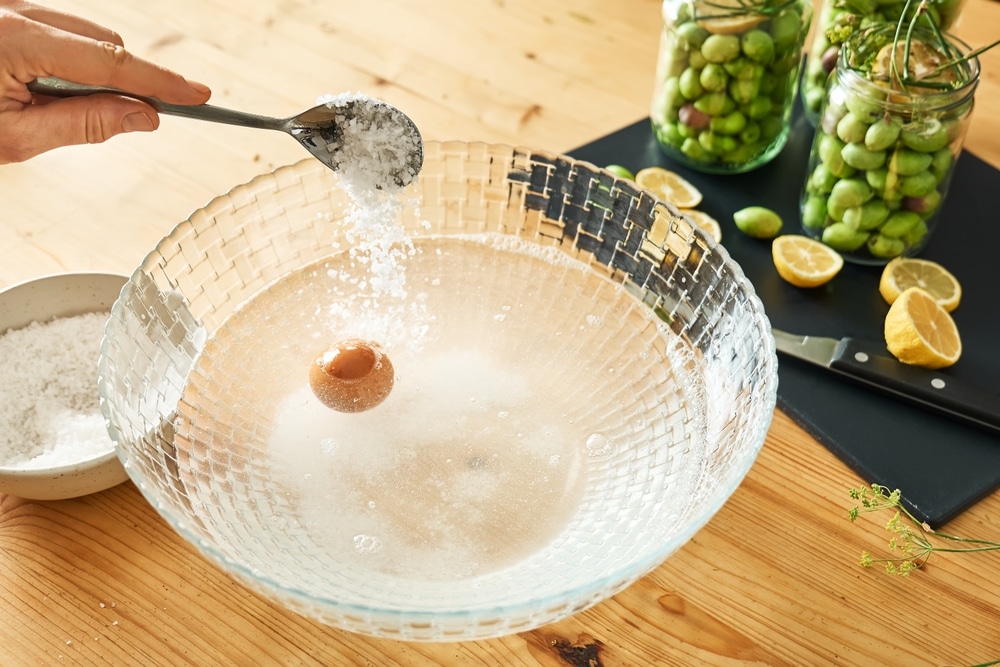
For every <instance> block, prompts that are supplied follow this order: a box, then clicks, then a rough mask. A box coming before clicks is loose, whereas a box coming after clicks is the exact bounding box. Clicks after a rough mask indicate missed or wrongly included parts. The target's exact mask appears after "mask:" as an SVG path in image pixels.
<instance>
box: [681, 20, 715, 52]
mask: <svg viewBox="0 0 1000 667" xmlns="http://www.w3.org/2000/svg"><path fill="white" fill-rule="evenodd" d="M708 34H709V33H708V31H707V30H705V29H704V28H702V27H701V26H700V25H698V24H697V23H696V22H695V21H687V22H685V23H681V24H680V25H678V26H677V41H678V43H679V44H681V45H682V46H683V47H684V48H685V49H687V50H696V49H700V48H701V45H702V44H704V43H705V40H706V39H707V38H708Z"/></svg>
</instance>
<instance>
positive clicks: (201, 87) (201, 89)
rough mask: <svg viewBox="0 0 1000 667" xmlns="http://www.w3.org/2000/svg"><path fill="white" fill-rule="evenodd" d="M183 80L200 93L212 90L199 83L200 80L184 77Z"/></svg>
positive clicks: (204, 93)
mask: <svg viewBox="0 0 1000 667" xmlns="http://www.w3.org/2000/svg"><path fill="white" fill-rule="evenodd" d="M185 80H186V81H187V82H188V85H189V86H191V87H192V88H194V89H195V90H197V91H198V92H199V93H201V94H202V95H209V94H210V93H211V92H212V89H211V88H209V87H208V86H206V85H205V84H203V83H201V82H200V81H191V80H190V79H185Z"/></svg>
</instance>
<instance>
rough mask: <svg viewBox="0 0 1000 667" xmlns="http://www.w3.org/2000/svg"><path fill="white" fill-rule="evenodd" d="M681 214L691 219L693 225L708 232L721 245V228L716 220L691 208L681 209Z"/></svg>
mask: <svg viewBox="0 0 1000 667" xmlns="http://www.w3.org/2000/svg"><path fill="white" fill-rule="evenodd" d="M681 213H683V214H684V215H685V216H686V217H688V218H691V220H692V222H694V224H696V225H698V226H699V227H701V228H702V229H704V230H705V231H706V232H708V233H709V235H711V237H712V238H713V239H715V242H716V243H722V227H720V226H719V221H718V220H716V219H715V218H713V217H712V216H710V215H709V214H708V213H705V212H704V211H697V210H695V209H693V208H685V209H682V210H681Z"/></svg>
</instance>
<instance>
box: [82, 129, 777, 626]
mask: <svg viewBox="0 0 1000 667" xmlns="http://www.w3.org/2000/svg"><path fill="white" fill-rule="evenodd" d="M431 145H435V146H456V145H463V146H469V147H477V146H478V147H487V148H501V149H509V150H510V151H512V153H516V152H522V153H526V154H527V155H529V156H535V155H538V156H541V157H545V158H548V159H552V158H556V157H559V158H560V159H561V160H564V161H566V162H568V163H569V164H572V165H577V166H579V167H582V168H585V169H589V170H592V171H595V172H601V173H604V174H606V175H607V176H609V177H611V180H613V181H616V182H619V181H622V180H626V179H621V178H619V177H618V176H616V175H615V174H613V173H611V172H608V171H607V170H606V169H603V168H601V167H597V166H595V165H594V164H592V163H589V162H586V161H583V160H577V159H575V158H570V157H566V156H561V155H557V154H555V153H551V152H547V151H543V150H535V149H526V148H517V147H513V146H509V145H506V144H487V143H483V142H464V141H458V142H456V141H447V142H443V141H442V142H436V141H425V148H426V147H427V146H431ZM427 152H428V151H426V150H425V154H426V153H427ZM326 168H327V167H325V166H322V165H321V164H320V163H319V162H317V161H316V160H313V159H309V158H306V159H303V160H301V161H299V162H296V163H294V164H291V165H286V166H282V167H278V168H276V169H274V170H273V171H270V172H266V173H262V174H258V175H257V176H255V177H254V178H252V179H251V180H249V181H247V182H245V183H242V184H239V185H236V186H234V187H233V188H231V189H230V190H229V191H227V192H226V193H224V194H222V195H219V196H216V197H214V198H212V199H211V200H210V201H209V202H207V203H206V204H205V205H204V206H202V207H200V208H198V209H196V210H195V211H194V212H192V214H191V215H190V216H189V217H188V219H187V220H185V221H184V222H181V223H179V224H177V225H175V226H174V228H173V229H172V230H171V231H170V232H169V233H168V234H167V235H166V236H164V237H163V238H162V239H161V240H160V241H159V242H158V243H157V244H156V246H155V248H154V249H153V250H152V251H151V252H149V253H147V255H146V257H144V258H143V261H142V262H141V263H140V265H139V267H138V268H137V269H136V270H135V271H134V272H133V273H132V275H131V277H130V279H129V284H132V283H134V281H135V280H136V279H137V278H138V277H139V275H140V274H141V273H142V267H143V266H145V265H146V264H147V262H148V260H149V259H150V258H152V257H154V256H156V255H157V254H158V253H159V251H160V250H161V249H163V248H165V247H167V246H168V245H169V244H170V243H171V241H172V240H173V238H174V236H175V235H176V234H178V233H183V231H184V228H185V226H186V225H188V224H192V223H193V219H194V217H195V216H196V215H197V213H198V212H199V211H203V210H212V209H214V208H215V207H216V205H218V204H222V203H223V202H225V201H227V200H229V199H230V195H231V194H233V193H235V192H238V191H239V190H241V189H244V188H251V189H252V188H253V187H254V186H256V185H257V184H259V183H260V182H261V181H265V180H268V179H271V178H272V177H273V176H274V175H275V174H278V173H289V172H293V173H299V172H302V173H309V172H311V171H314V170H317V169H319V170H323V169H326ZM630 183H631V182H630ZM631 185H632V187H633V188H634V189H636V190H639V191H642V192H645V193H646V194H648V195H649V196H650V197H654V198H655V195H653V194H652V193H651V192H650V191H648V190H644V189H642V188H638V187H637V186H635V184H634V183H632V184H631ZM272 194H273V193H272ZM694 227H695V230H694V233H695V234H696V235H697V236H698V237H699V238H701V239H702V240H703V241H704V242H705V243H706V244H708V245H709V246H711V247H712V249H713V250H714V251H715V252H718V253H720V255H721V257H722V258H723V260H724V263H725V265H726V266H727V268H728V269H729V270H731V271H732V280H733V282H734V284H736V285H739V286H740V288H741V289H742V290H743V291H744V293H745V295H746V303H747V305H748V307H749V308H750V309H751V313H753V314H755V315H756V317H757V319H758V320H759V321H760V322H761V325H762V327H763V328H764V329H765V330H766V331H768V332H769V331H770V323H769V320H768V318H767V315H766V313H765V312H764V306H763V303H762V302H761V300H760V298H759V296H757V293H756V291H755V290H754V288H753V285H752V284H751V282H750V281H749V280H748V279H747V278H746V274H745V273H744V272H743V269H742V268H741V267H740V266H739V264H738V263H737V262H736V261H735V260H734V259H733V258H732V257H731V256H730V254H729V253H728V251H727V250H726V249H725V247H723V246H722V245H720V244H718V243H717V242H716V241H715V239H714V238H713V237H712V236H711V235H710V234H708V233H707V232H705V231H703V230H701V229H700V228H698V227H697V226H694ZM123 293H124V288H123ZM120 306H122V302H121V300H119V301H118V302H116V303H115V306H114V308H113V311H114V310H115V309H117V308H119V307H120ZM122 307H123V306H122ZM111 320H113V317H112V318H109V323H108V328H107V332H106V335H105V338H104V340H103V341H102V343H101V357H102V359H103V358H104V356H105V354H106V353H107V351H108V347H109V346H110V341H109V339H108V336H109V335H110V333H111ZM759 340H760V341H761V345H762V346H763V349H762V353H763V354H762V356H763V358H764V359H765V363H764V364H762V366H761V375H762V377H764V378H765V380H766V384H767V385H768V386H769V387H770V391H768V392H767V394H766V395H764V396H760V395H759V394H758V396H760V397H761V414H764V415H768V416H767V417H766V418H764V419H763V420H761V421H760V422H759V423H758V432H756V433H754V434H752V437H753V441H754V444H753V446H752V447H751V448H748V450H747V452H746V453H745V454H744V456H743V458H742V459H741V460H740V461H739V465H738V466H735V465H734V466H731V467H730V468H729V470H730V475H729V480H730V482H729V484H728V485H726V486H724V487H723V486H720V487H718V488H717V489H716V490H715V491H714V492H713V493H712V494H711V495H710V496H709V499H710V500H711V502H705V503H704V504H703V507H702V508H701V511H700V512H698V513H697V514H694V515H692V517H691V518H689V519H688V521H687V523H686V525H685V527H684V528H683V529H682V530H678V531H677V532H676V533H674V534H673V535H672V536H671V539H669V540H667V541H665V542H663V543H662V544H660V545H659V547H658V548H656V549H654V550H652V551H650V553H649V554H648V555H647V557H646V558H644V559H642V560H634V561H631V562H630V564H629V566H628V567H622V568H619V569H615V570H613V571H610V572H608V573H607V574H604V575H602V576H600V577H597V578H594V579H591V580H589V581H588V582H586V583H585V584H581V585H578V586H576V587H573V588H565V589H562V590H561V591H559V592H557V593H552V594H549V595H546V596H537V597H536V596H528V597H526V598H524V599H522V600H520V601H518V602H517V603H514V604H507V605H489V606H486V605H484V606H471V605H466V606H463V607H462V608H460V609H445V608H442V609H435V610H433V611H425V610H418V609H412V608H407V607H404V606H402V605H400V606H395V607H391V606H386V605H383V606H378V605H365V604H357V603H351V602H345V601H342V600H338V599H331V598H329V597H317V596H315V595H313V594H312V593H310V592H308V591H304V590H301V589H299V588H293V587H290V586H287V585H284V584H281V583H279V582H277V581H275V580H273V579H271V578H267V577H261V576H260V575H259V574H258V573H257V572H255V571H254V570H253V569H251V568H248V567H246V566H245V565H243V564H241V563H239V562H236V561H234V560H232V559H231V558H229V557H228V556H226V555H225V554H224V553H222V552H221V551H219V550H218V549H216V548H215V547H213V546H212V545H211V544H209V543H208V542H207V541H205V540H203V539H201V538H200V537H199V536H198V535H196V534H194V533H193V532H192V531H191V530H189V529H188V528H187V527H186V522H185V521H184V520H183V518H178V517H175V516H173V515H171V514H169V513H167V512H165V511H164V509H163V508H162V507H161V506H160V504H159V503H158V502H157V501H156V498H155V495H154V494H153V492H152V491H150V490H149V489H147V485H146V483H145V481H144V480H141V479H140V480H137V479H133V482H134V483H135V485H136V487H138V489H139V490H140V492H141V493H142V494H143V496H144V497H145V498H146V500H147V501H148V502H149V503H150V505H152V506H153V508H154V509H155V510H156V511H157V513H158V514H159V515H160V516H161V517H163V518H164V519H165V520H166V521H167V523H168V524H169V525H170V526H171V527H172V528H173V529H174V531H176V532H177V533H178V534H179V535H181V537H183V538H184V539H185V541H187V542H188V543H189V544H191V545H192V546H194V547H195V548H196V549H197V550H198V551H199V552H201V553H202V555H204V556H205V557H207V558H209V559H210V560H212V561H214V562H215V563H217V564H218V565H220V566H221V567H222V569H223V570H224V571H228V572H229V573H231V574H234V575H236V576H237V577H241V578H242V579H243V580H244V581H246V582H250V583H252V584H253V585H255V586H257V587H259V590H264V591H271V592H274V593H276V594H278V595H287V596H290V597H296V598H299V599H302V600H306V601H308V602H310V603H315V604H318V605H320V606H322V607H324V608H326V609H335V610H336V611H337V612H338V613H344V614H355V615H360V616H368V615H371V616H373V617H379V616H381V617H385V616H392V617H395V618H397V619H399V620H400V621H404V620H405V622H406V623H410V624H427V623H433V622H443V623H447V622H449V621H461V620H463V619H465V618H469V619H470V620H473V619H472V617H473V616H480V615H484V614H492V615H494V616H495V617H499V618H504V617H506V618H524V617H528V616H531V615H532V614H533V613H536V612H537V611H539V610H547V609H552V608H553V607H558V606H565V605H571V604H573V603H574V602H577V603H578V604H577V605H576V606H574V607H573V608H572V609H571V610H570V611H569V612H568V613H561V614H558V615H557V616H558V617H563V616H568V615H571V614H576V613H578V612H580V611H583V610H584V609H586V608H589V607H591V606H593V605H595V604H597V603H599V602H601V601H603V600H606V599H607V598H609V597H611V596H612V595H614V594H615V593H617V592H620V591H621V590H623V589H624V588H627V587H628V586H630V585H631V584H633V583H635V582H636V581H638V580H639V579H641V578H642V577H643V576H645V575H647V574H649V573H650V572H651V571H652V570H653V569H655V568H656V567H658V566H659V565H660V564H662V563H663V562H664V561H665V560H666V559H667V558H668V557H669V556H670V555H672V554H673V553H674V552H676V551H677V550H678V549H680V548H681V547H683V546H684V545H685V544H686V543H687V542H689V541H690V539H691V538H692V537H693V536H694V535H695V534H696V533H697V532H698V531H699V530H701V529H702V528H703V527H704V526H705V524H707V523H708V522H709V520H711V519H712V517H713V516H715V514H717V513H718V511H719V510H720V509H721V508H722V506H723V505H725V503H726V502H727V501H728V500H729V498H730V497H731V496H732V495H733V493H735V491H736V489H737V488H739V486H740V485H741V484H742V482H743V480H744V479H745V478H746V475H747V473H748V472H749V471H750V468H751V467H752V466H753V464H754V463H755V462H756V459H757V456H758V455H759V453H760V450H761V449H762V447H763V446H764V441H765V438H766V435H767V432H768V430H769V429H770V423H771V415H773V413H774V409H775V406H776V403H777V384H778V371H777V363H778V362H777V352H776V349H775V343H774V339H773V337H772V336H769V335H765V336H762V337H761V338H760V339H759ZM101 366H102V367H103V362H102V364H101ZM99 386H100V392H101V404H102V409H103V410H104V415H105V419H106V420H108V425H109V428H113V426H112V424H111V421H110V413H109V410H110V408H109V407H108V406H107V405H106V401H107V400H110V397H108V396H106V395H105V387H106V384H105V383H104V382H103V381H101V382H100V385H99ZM112 435H114V434H112ZM114 440H115V442H116V443H117V442H118V438H117V437H116V438H114ZM116 451H117V453H118V456H119V458H120V459H121V461H122V464H123V465H124V466H125V469H126V471H129V470H130V466H128V465H127V462H126V458H125V453H124V451H123V449H122V447H121V446H120V445H118V444H116ZM129 477H130V478H132V475H131V473H130V474H129ZM512 567H516V564H514V565H513V566H512ZM487 576H488V575H487ZM448 583H449V582H448V581H447V580H443V581H441V584H442V585H443V586H446V585H448ZM609 586H613V587H610V588H609ZM598 593H599V594H600V595H599V597H595V594H598ZM551 615H552V614H549V616H551ZM553 620H555V619H547V620H545V622H552V621H553ZM537 626H538V624H532V625H531V626H526V627H523V628H520V629H521V630H527V629H530V627H537ZM505 634H506V633H505ZM486 636H498V635H496V634H490V635H484V636H478V635H477V636H476V637H469V638H468V639H469V640H475V639H482V638H485V637H486ZM404 639H405V638H404ZM462 639H465V638H464V637H463V638H462ZM447 640H448V637H447V636H442V637H440V638H438V639H436V640H434V641H447Z"/></svg>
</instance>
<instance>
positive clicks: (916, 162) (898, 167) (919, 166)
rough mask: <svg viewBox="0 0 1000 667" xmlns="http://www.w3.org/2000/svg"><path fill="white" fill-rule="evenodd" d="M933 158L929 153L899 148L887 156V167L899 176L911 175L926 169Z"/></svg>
mask: <svg viewBox="0 0 1000 667" xmlns="http://www.w3.org/2000/svg"><path fill="white" fill-rule="evenodd" d="M933 159H934V156H933V155H931V154H930V153H920V152H917V151H911V150H907V149H905V148H900V149H897V150H896V152H894V153H893V154H892V157H891V158H889V169H890V170H891V171H894V172H896V173H897V174H899V175H900V176H913V175H914V174H919V173H920V172H922V171H926V170H927V168H928V167H930V166H931V161H933Z"/></svg>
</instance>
